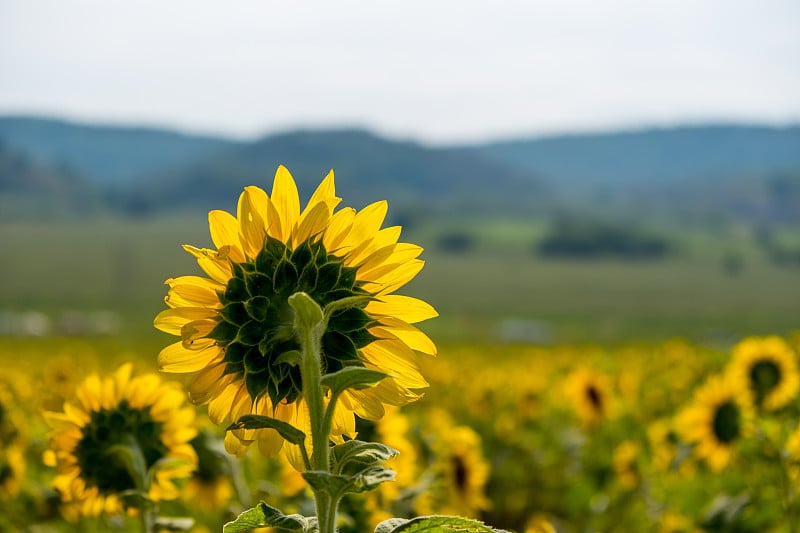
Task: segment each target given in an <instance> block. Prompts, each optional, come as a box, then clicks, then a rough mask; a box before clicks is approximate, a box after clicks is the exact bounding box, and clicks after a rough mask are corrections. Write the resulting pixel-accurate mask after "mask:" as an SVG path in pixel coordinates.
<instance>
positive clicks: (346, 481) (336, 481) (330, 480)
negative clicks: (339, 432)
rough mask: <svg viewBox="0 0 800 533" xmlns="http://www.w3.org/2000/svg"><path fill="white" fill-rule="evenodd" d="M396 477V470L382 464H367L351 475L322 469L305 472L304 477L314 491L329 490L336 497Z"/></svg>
mask: <svg viewBox="0 0 800 533" xmlns="http://www.w3.org/2000/svg"><path fill="white" fill-rule="evenodd" d="M394 477H395V472H394V470H392V469H390V468H386V467H383V466H380V465H373V466H367V467H366V468H362V469H361V470H360V471H359V472H357V473H356V474H354V475H350V476H345V475H340V474H331V473H329V472H325V471H322V470H307V471H305V472H303V479H305V480H306V481H307V482H308V484H309V486H310V487H311V488H312V489H313V490H314V491H322V492H327V493H328V494H330V495H331V496H332V497H333V498H336V499H338V498H341V497H342V496H343V495H345V494H347V493H348V492H365V491H368V490H372V489H374V488H376V487H377V486H378V485H380V484H381V483H383V482H384V481H394Z"/></svg>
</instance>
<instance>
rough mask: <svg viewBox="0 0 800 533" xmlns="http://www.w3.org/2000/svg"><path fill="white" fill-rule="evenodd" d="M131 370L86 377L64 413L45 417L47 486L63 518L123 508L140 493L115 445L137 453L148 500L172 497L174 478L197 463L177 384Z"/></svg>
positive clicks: (190, 415) (189, 414)
mask: <svg viewBox="0 0 800 533" xmlns="http://www.w3.org/2000/svg"><path fill="white" fill-rule="evenodd" d="M131 368H132V366H131V365H130V364H125V365H123V366H121V367H120V368H119V369H118V370H117V371H116V372H115V373H114V374H113V375H112V376H110V377H107V378H105V379H102V380H101V379H100V377H99V376H98V375H97V374H92V375H90V376H89V377H87V378H86V379H85V380H84V381H83V382H82V383H81V384H80V385H79V386H78V389H77V391H76V394H75V400H74V402H65V403H64V410H63V412H61V413H56V412H46V413H45V416H46V419H47V422H48V424H49V425H50V426H51V428H52V431H51V433H50V450H49V453H46V455H45V462H46V463H48V464H49V465H50V466H55V467H57V469H58V474H57V476H56V478H55V480H54V482H53V485H54V487H55V489H56V490H57V491H58V492H59V494H60V495H61V499H62V502H63V503H64V507H63V512H64V515H65V516H66V517H67V518H68V519H77V518H78V517H80V516H97V515H99V514H101V513H104V512H105V513H107V514H117V513H121V512H123V511H125V510H126V509H128V507H129V506H128V505H127V501H126V499H125V494H129V493H131V492H132V491H135V490H137V489H139V488H138V487H137V483H136V480H135V479H134V476H133V474H132V473H131V471H130V469H129V467H128V466H126V465H125V464H124V462H123V460H122V459H120V455H119V453H118V449H119V447H120V446H123V447H124V446H127V447H131V448H138V450H139V451H140V452H141V457H142V458H143V460H144V463H145V465H143V466H144V467H146V469H147V470H148V473H149V478H150V486H149V488H147V489H146V490H147V497H148V498H150V499H151V500H152V501H160V500H169V499H174V498H176V497H177V496H178V488H177V487H176V486H175V484H174V481H176V480H178V479H185V478H188V477H189V476H190V475H191V473H192V471H193V470H194V469H195V468H196V466H197V455H196V453H195V451H194V449H192V446H191V444H190V441H191V439H192V438H193V437H194V436H195V434H196V433H197V431H196V430H195V429H194V428H193V427H192V425H193V423H194V409H192V408H191V407H188V406H185V401H184V400H185V398H184V393H183V391H182V390H181V388H180V386H179V385H178V384H174V383H163V384H162V383H161V380H160V378H159V377H158V376H157V375H155V374H145V375H142V376H138V377H135V378H133V377H131Z"/></svg>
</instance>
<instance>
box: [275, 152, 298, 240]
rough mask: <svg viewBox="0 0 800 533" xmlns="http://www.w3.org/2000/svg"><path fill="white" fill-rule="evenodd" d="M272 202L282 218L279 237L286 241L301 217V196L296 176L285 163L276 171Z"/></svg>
mask: <svg viewBox="0 0 800 533" xmlns="http://www.w3.org/2000/svg"><path fill="white" fill-rule="evenodd" d="M272 204H273V205H274V206H275V210H276V211H277V212H278V216H279V217H280V220H281V233H280V236H279V237H278V238H279V239H280V240H282V241H283V242H286V241H287V240H288V239H289V237H290V236H291V233H292V229H293V228H294V225H295V223H296V222H297V219H298V218H300V196H299V195H298V194H297V185H296V184H295V182H294V178H293V177H292V175H291V174H290V173H289V171H288V170H287V169H286V167H284V166H283V165H281V166H279V167H278V170H277V171H276V172H275V180H274V181H273V183H272Z"/></svg>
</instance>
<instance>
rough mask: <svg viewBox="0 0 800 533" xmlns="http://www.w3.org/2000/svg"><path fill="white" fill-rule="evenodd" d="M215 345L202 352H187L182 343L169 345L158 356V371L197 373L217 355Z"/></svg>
mask: <svg viewBox="0 0 800 533" xmlns="http://www.w3.org/2000/svg"><path fill="white" fill-rule="evenodd" d="M219 352H220V349H219V347H218V346H216V345H212V346H208V347H207V348H205V349H202V350H187V349H186V348H184V346H183V342H176V343H173V344H170V345H169V346H167V347H166V348H164V349H163V350H161V353H159V354H158V369H159V370H161V371H162V372H197V371H199V370H202V369H204V368H205V367H207V366H208V364H209V363H210V362H211V361H212V360H213V359H214V358H215V357H216V356H217V355H219Z"/></svg>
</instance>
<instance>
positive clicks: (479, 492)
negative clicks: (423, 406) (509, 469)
mask: <svg viewBox="0 0 800 533" xmlns="http://www.w3.org/2000/svg"><path fill="white" fill-rule="evenodd" d="M427 418H428V424H429V426H430V428H431V429H432V430H434V431H435V433H436V436H435V438H434V440H433V442H432V445H431V451H432V452H433V454H434V461H433V466H432V470H433V475H434V477H435V480H434V485H433V487H432V490H430V491H426V492H425V493H423V494H422V495H420V497H419V498H417V500H416V502H415V510H416V511H417V514H434V513H437V514H438V513H441V514H456V515H461V516H468V517H476V516H478V515H479V514H480V513H481V512H482V511H485V510H487V509H489V507H490V505H491V504H490V502H489V499H488V498H487V497H486V494H485V489H486V484H487V482H488V481H489V472H490V467H489V463H488V462H487V461H486V459H485V458H484V457H483V448H482V443H481V437H480V435H478V433H476V432H475V430H473V429H472V428H470V427H469V426H459V425H455V424H454V423H453V421H452V420H451V418H450V416H449V415H448V414H447V413H446V412H444V411H442V410H434V411H432V412H431V413H429V414H428V417H427Z"/></svg>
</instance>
